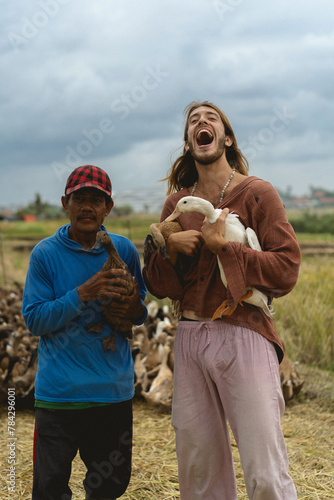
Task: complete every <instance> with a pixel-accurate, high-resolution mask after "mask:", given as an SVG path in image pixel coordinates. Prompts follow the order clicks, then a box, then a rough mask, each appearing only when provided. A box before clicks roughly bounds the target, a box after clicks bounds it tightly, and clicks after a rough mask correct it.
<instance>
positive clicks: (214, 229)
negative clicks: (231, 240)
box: [202, 208, 229, 254]
mask: <svg viewBox="0 0 334 500" xmlns="http://www.w3.org/2000/svg"><path fill="white" fill-rule="evenodd" d="M228 212H229V210H228V208H224V209H223V211H222V213H221V214H220V216H219V218H218V220H217V221H216V222H215V223H214V224H210V223H209V222H208V220H207V218H205V220H204V223H203V226H202V237H203V240H204V243H205V244H206V246H207V247H208V249H209V250H211V252H213V253H215V254H217V253H218V251H219V250H220V249H221V248H222V247H223V246H224V245H226V243H227V240H225V238H224V233H225V220H226V217H227V214H228Z"/></svg>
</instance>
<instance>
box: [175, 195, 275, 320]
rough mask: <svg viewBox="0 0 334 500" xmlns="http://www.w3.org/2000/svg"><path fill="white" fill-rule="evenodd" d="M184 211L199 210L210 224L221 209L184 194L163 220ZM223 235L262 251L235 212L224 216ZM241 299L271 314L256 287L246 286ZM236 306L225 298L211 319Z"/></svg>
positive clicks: (253, 233) (269, 307) (223, 276)
mask: <svg viewBox="0 0 334 500" xmlns="http://www.w3.org/2000/svg"><path fill="white" fill-rule="evenodd" d="M185 212H199V213H201V214H203V215H205V216H206V217H207V220H208V222H209V223H210V224H213V223H215V222H216V221H217V219H218V218H219V216H220V214H221V213H222V210H221V209H220V208H214V207H213V205H212V204H211V203H210V202H209V201H207V200H204V199H203V198H198V197H197V196H185V197H184V198H181V200H179V201H178V203H177V205H176V207H175V210H174V212H173V213H172V214H171V215H170V216H169V217H167V218H166V219H165V220H166V222H170V221H172V220H174V219H176V218H177V217H179V216H180V215H181V214H183V213H185ZM224 237H225V239H226V240H227V241H237V242H239V243H242V244H243V245H245V246H247V247H249V248H252V249H253V250H257V251H259V252H261V251H262V248H261V245H260V243H259V240H258V238H257V235H256V233H255V231H254V230H253V229H252V228H250V227H247V228H245V227H244V225H243V224H242V223H241V222H240V220H239V216H238V215H237V214H235V213H229V214H228V215H227V217H226V222H225V233H224ZM217 261H218V266H219V270H220V276H221V280H222V282H223V284H224V286H225V288H227V279H226V276H225V273H224V269H223V266H222V264H221V262H220V260H219V258H218V256H217ZM243 301H245V302H247V303H248V304H252V305H253V306H257V307H260V308H261V309H263V311H264V312H265V314H266V315H267V316H270V317H272V316H273V308H272V307H271V306H268V297H267V296H266V295H265V294H264V293H262V292H260V291H259V290H257V289H256V288H253V287H250V286H249V287H246V289H245V291H244V294H243V296H242V297H241V299H240V301H239V303H240V304H241V303H242V302H243ZM236 307H237V305H236V306H234V307H233V308H230V307H229V306H228V303H227V300H225V301H224V302H223V303H222V304H221V305H220V306H219V307H218V309H217V310H216V311H215V313H214V315H213V316H212V319H213V320H214V319H218V318H221V317H222V316H229V315H231V314H232V313H233V311H234V310H235V309H236Z"/></svg>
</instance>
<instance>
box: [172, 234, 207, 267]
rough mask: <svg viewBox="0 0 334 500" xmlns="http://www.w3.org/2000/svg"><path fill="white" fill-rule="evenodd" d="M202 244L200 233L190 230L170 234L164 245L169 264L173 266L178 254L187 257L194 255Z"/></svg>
mask: <svg viewBox="0 0 334 500" xmlns="http://www.w3.org/2000/svg"><path fill="white" fill-rule="evenodd" d="M202 244H203V240H202V235H201V232H200V231H195V230H194V229H190V230H188V231H180V232H178V233H172V234H171V235H170V236H169V237H168V240H167V245H166V249H167V252H168V255H169V259H170V261H171V263H172V264H173V265H174V264H175V263H176V259H177V254H178V253H183V254H185V255H189V256H193V255H196V253H197V251H198V250H199V249H200V248H201V246H202Z"/></svg>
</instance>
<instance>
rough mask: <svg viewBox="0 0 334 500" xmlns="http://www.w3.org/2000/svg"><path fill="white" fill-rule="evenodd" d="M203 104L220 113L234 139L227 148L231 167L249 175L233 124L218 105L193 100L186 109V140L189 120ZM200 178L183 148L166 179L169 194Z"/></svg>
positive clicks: (226, 130)
mask: <svg viewBox="0 0 334 500" xmlns="http://www.w3.org/2000/svg"><path fill="white" fill-rule="evenodd" d="M201 106H207V107H208V108H212V109H214V110H215V111H217V113H218V114H219V116H220V118H221V121H222V122H223V125H224V127H225V134H226V135H227V136H229V137H231V139H232V144H231V146H229V147H227V148H226V159H227V161H228V163H229V164H230V165H231V167H234V168H235V169H236V170H237V171H238V172H240V173H241V174H243V175H248V170H249V165H248V161H247V159H246V158H245V156H244V155H243V154H242V153H241V151H240V149H239V148H238V144H237V140H236V138H235V135H234V132H233V130H232V127H231V124H230V122H229V121H228V119H227V116H226V115H225V114H224V113H223V112H222V110H221V109H219V108H218V107H217V106H215V105H214V104H212V103H211V102H208V101H203V102H198V101H193V102H191V103H190V104H188V106H187V107H186V108H185V110H184V114H185V115H186V123H185V127H184V141H187V140H188V121H189V116H190V114H191V113H192V112H193V111H194V110H195V109H197V108H199V107H201ZM197 179H198V173H197V169H196V166H195V161H194V159H193V157H192V156H191V153H190V151H186V149H185V147H184V148H183V153H182V155H181V156H179V158H178V159H177V160H175V161H174V163H173V164H172V166H171V168H170V170H169V172H168V175H167V177H166V178H165V179H162V180H164V181H166V180H167V181H168V188H167V195H169V194H171V193H173V192H175V191H179V190H180V189H182V188H185V187H189V186H192V185H193V184H194V183H195V182H196V181H197Z"/></svg>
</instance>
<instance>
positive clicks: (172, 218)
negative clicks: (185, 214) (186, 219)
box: [164, 208, 182, 222]
mask: <svg viewBox="0 0 334 500" xmlns="http://www.w3.org/2000/svg"><path fill="white" fill-rule="evenodd" d="M181 214H182V212H180V210H178V209H177V208H175V210H174V212H172V213H171V214H170V215H169V216H168V217H167V218H166V219H165V220H164V222H171V221H172V220H175V219H177V218H178V217H179V216H180V215H181Z"/></svg>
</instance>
